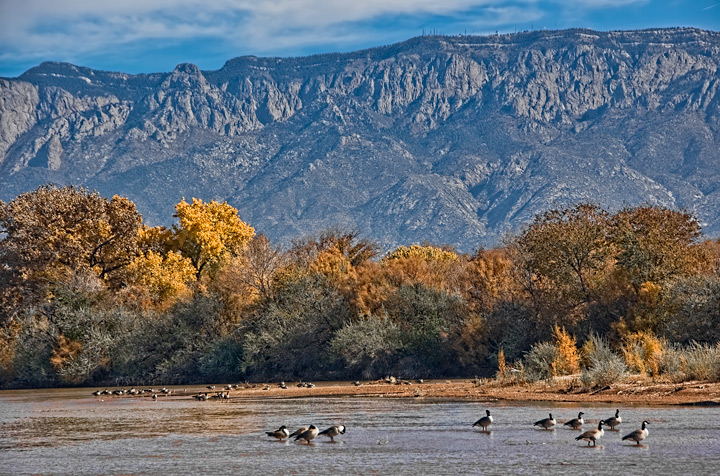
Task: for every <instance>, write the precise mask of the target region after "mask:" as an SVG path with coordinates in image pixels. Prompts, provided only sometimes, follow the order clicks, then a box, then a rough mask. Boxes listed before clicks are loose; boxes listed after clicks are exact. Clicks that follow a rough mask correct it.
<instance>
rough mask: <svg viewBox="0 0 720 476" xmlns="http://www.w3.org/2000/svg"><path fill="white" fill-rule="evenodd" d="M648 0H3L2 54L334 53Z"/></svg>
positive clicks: (70, 58)
mask: <svg viewBox="0 0 720 476" xmlns="http://www.w3.org/2000/svg"><path fill="white" fill-rule="evenodd" d="M646 1H647V0H119V1H107V2H106V1H104V0H0V60H3V61H7V60H11V59H15V60H17V59H18V58H23V59H24V60H25V61H27V60H34V59H46V58H55V59H59V60H64V61H82V58H84V57H89V56H98V55H101V54H103V52H104V51H107V50H115V51H117V50H120V49H122V48H126V47H130V46H134V47H136V48H137V47H142V45H144V43H143V42H147V49H148V50H152V49H153V48H156V47H162V46H163V45H168V44H177V43H180V42H186V41H188V42H189V41H202V40H208V39H212V40H215V41H216V42H222V43H224V44H230V45H232V46H234V48H233V51H241V52H244V53H254V54H284V52H287V51H300V50H301V49H302V46H317V45H320V46H323V45H325V46H327V47H328V49H341V48H344V47H345V46H349V47H354V45H356V44H370V43H372V42H376V43H383V42H389V41H397V40H399V39H402V38H407V37H410V36H414V35H417V34H419V33H420V31H421V28H422V26H424V25H422V24H421V22H422V20H423V19H425V20H427V18H428V17H442V22H443V24H444V25H451V26H452V28H454V31H445V33H459V32H460V31H461V27H465V28H467V30H468V31H470V30H472V28H477V29H482V30H484V31H487V30H495V29H497V28H502V27H503V26H509V25H519V24H523V23H529V22H532V21H537V20H539V19H541V18H542V17H543V15H544V14H545V11H544V10H545V9H548V8H556V9H557V8H559V9H560V10H577V9H579V8H582V9H587V8H605V7H617V6H622V5H627V4H631V3H643V2H646ZM552 5H554V7H552ZM392 18H404V19H405V21H404V22H399V23H398V24H399V25H404V26H398V27H397V29H396V30H393V29H388V28H387V25H386V26H385V27H384V28H383V27H381V26H378V24H376V23H375V22H376V21H378V20H381V21H382V20H385V21H387V19H392ZM412 19H415V20H417V23H413V22H412ZM430 26H434V25H430ZM402 28H405V29H406V30H402ZM441 31H443V30H442V28H441ZM139 45H140V46H139Z"/></svg>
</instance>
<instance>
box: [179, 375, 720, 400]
mask: <svg viewBox="0 0 720 476" xmlns="http://www.w3.org/2000/svg"><path fill="white" fill-rule="evenodd" d="M573 385H574V384H573V383H572V382H555V383H552V384H548V383H544V382H538V383H529V384H516V385H502V384H499V383H497V382H495V381H480V382H476V381H474V380H467V379H453V380H429V381H424V382H423V383H419V382H418V381H415V380H408V381H401V383H386V382H384V381H364V382H360V385H355V384H354V383H353V382H318V383H315V386H314V387H313V388H307V387H298V386H297V382H287V388H281V387H280V386H279V384H278V383H264V384H250V386H248V385H246V386H240V388H238V389H233V390H231V391H230V400H233V399H243V398H278V399H280V398H313V397H367V398H412V399H418V400H422V399H427V400H463V401H508V402H512V401H532V402H559V403H608V404H611V403H612V404H615V403H617V404H644V405H702V406H720V382H713V383H708V382H696V381H692V382H683V383H657V382H644V381H641V380H636V381H632V382H627V383H619V384H613V385H610V386H607V387H604V388H601V389H598V390H595V391H590V392H587V391H583V390H581V389H580V388H579V387H574V386H573ZM188 390H192V392H193V393H192V394H197V393H205V392H207V393H208V395H212V394H214V393H216V392H221V391H226V390H224V389H223V387H221V386H218V387H217V388H216V389H213V390H208V389H206V388H205V387H200V388H195V387H192V388H190V387H189V388H187V389H185V395H187V396H188V397H190V396H191V395H192V394H191V393H188ZM174 396H177V393H175V394H174Z"/></svg>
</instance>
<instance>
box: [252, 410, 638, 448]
mask: <svg viewBox="0 0 720 476" xmlns="http://www.w3.org/2000/svg"><path fill="white" fill-rule="evenodd" d="M549 415H550V416H549V417H548V418H543V419H542V420H538V421H536V422H535V423H533V425H534V426H538V427H540V428H542V429H544V430H553V427H554V426H555V425H557V421H556V420H555V417H553V416H552V413H550V414H549ZM583 415H585V413H583V412H580V413H578V416H577V418H573V419H572V420H569V421H566V422H565V423H563V426H567V427H568V428H569V429H571V430H578V431H582V426H583V425H584V424H585V419H584V418H583ZM493 421H494V420H493V416H492V415H491V414H490V410H485V416H484V417H482V418H480V419H479V420H478V421H476V422H475V423H473V425H472V426H473V427H476V426H479V427H480V428H482V431H483V432H486V433H489V430H488V428H489V427H490V425H492V423H493ZM620 423H622V417H621V416H620V410H619V409H618V410H615V416H612V417H610V418H606V419H604V420H600V421H599V422H598V425H597V428H592V429H590V430H587V431H585V432H583V433H581V434H580V435H579V436H578V437H577V438H575V440H577V441H580V440H585V441H587V445H588V446H590V443H592V446H597V441H598V440H599V439H600V438H602V436H603V435H604V434H605V430H604V429H603V426H607V427H609V428H610V431H619V430H617V429H616V428H615V427H616V426H618V425H620ZM648 425H649V423H648V422H647V421H643V422H642V425H641V427H640V429H638V430H635V431H633V432H631V433H628V434H627V435H625V436H623V437H622V441H626V440H631V441H634V442H635V444H636V445H637V446H639V445H640V442H641V441H643V440H644V439H645V438H647V437H648V433H649V432H648V429H647V426H648ZM265 434H266V435H267V436H269V437H272V438H276V439H277V440H278V441H282V440H285V439H286V438H293V437H294V438H295V441H300V440H302V441H305V443H306V444H310V442H311V441H312V440H314V439H315V438H316V437H317V436H319V435H324V436H327V437H329V438H330V441H331V442H335V437H336V436H338V435H344V434H345V426H344V425H333V426H331V427H330V428H328V429H326V430H323V431H320V430H319V429H318V428H317V427H316V426H315V425H310V426H303V427H300V428H298V429H297V430H295V431H294V432H293V433H290V430H288V429H287V427H286V426H285V425H282V426H281V427H280V428H278V429H277V430H273V431H266V432H265Z"/></svg>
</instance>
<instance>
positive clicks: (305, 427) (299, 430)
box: [290, 426, 308, 438]
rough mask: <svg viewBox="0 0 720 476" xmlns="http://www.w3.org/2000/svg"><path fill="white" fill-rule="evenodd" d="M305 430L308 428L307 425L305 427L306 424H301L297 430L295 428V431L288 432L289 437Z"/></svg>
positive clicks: (300, 433)
mask: <svg viewBox="0 0 720 476" xmlns="http://www.w3.org/2000/svg"><path fill="white" fill-rule="evenodd" d="M307 430H308V427H307V426H301V427H300V428H298V429H297V430H295V431H293V432H292V433H290V438H292V437H293V436H300V435H302V434H303V433H305V432H306V431H307Z"/></svg>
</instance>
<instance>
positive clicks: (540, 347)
mask: <svg viewBox="0 0 720 476" xmlns="http://www.w3.org/2000/svg"><path fill="white" fill-rule="evenodd" d="M557 358H558V348H557V346H555V345H554V344H551V343H549V342H542V343H539V344H535V345H533V346H532V348H531V349H530V352H528V353H527V354H525V357H524V359H523V367H524V376H525V379H527V380H529V381H530V382H536V381H538V380H546V379H551V378H553V377H554V374H553V368H554V366H553V363H554V362H555V360H556V359H557Z"/></svg>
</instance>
